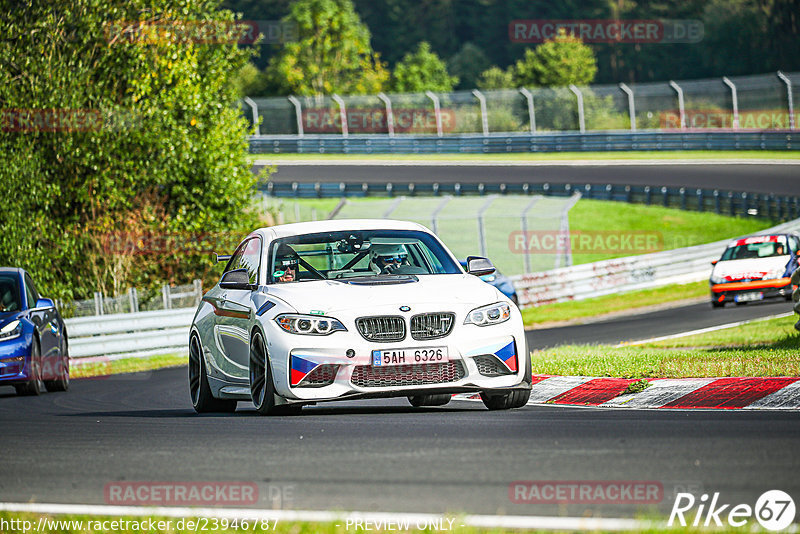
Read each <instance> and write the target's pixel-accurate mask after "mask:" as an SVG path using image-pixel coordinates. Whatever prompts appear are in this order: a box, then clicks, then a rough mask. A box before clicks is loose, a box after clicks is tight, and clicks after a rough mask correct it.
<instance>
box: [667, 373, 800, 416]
mask: <svg viewBox="0 0 800 534" xmlns="http://www.w3.org/2000/svg"><path fill="white" fill-rule="evenodd" d="M798 380H800V379H798V378H720V379H718V380H715V381H713V382H712V383H710V384H708V385H706V386H703V387H701V388H699V389H697V390H695V391H693V392H691V393H689V394H688V395H685V396H683V397H681V398H679V399H676V400H674V401H672V402H670V403H668V404H665V405H664V406H663V407H664V408H717V409H720V408H721V409H727V410H735V409H739V408H744V407H745V406H748V405H750V404H752V403H754V402H756V401H758V400H760V399H763V398H764V397H766V396H767V395H771V394H772V393H775V392H776V391H778V390H780V389H783V388H784V387H786V386H788V385H789V384H791V383H793V382H796V381H798Z"/></svg>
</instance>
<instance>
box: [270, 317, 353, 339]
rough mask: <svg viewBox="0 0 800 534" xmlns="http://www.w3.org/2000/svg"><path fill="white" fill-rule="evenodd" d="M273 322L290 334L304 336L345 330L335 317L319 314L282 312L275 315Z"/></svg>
mask: <svg viewBox="0 0 800 534" xmlns="http://www.w3.org/2000/svg"><path fill="white" fill-rule="evenodd" d="M275 322H276V323H278V326H280V327H281V328H282V329H284V330H285V331H287V332H289V333H290V334H303V335H306V336H327V335H328V334H332V333H334V332H339V331H343V330H347V328H345V327H344V325H343V324H342V323H340V322H339V321H337V320H336V319H333V318H332V317H324V316H319V315H303V314H299V313H284V314H283V315H279V316H277V317H276V318H275Z"/></svg>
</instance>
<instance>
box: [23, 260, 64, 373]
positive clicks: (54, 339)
mask: <svg viewBox="0 0 800 534" xmlns="http://www.w3.org/2000/svg"><path fill="white" fill-rule="evenodd" d="M24 279H25V299H26V300H27V303H28V309H29V310H30V312H29V313H30V315H29V317H30V319H31V321H32V322H33V323H34V324H35V325H36V329H37V330H38V332H39V342H40V345H41V346H40V347H39V348H40V349H41V354H42V363H43V365H42V369H43V370H45V371H47V370H48V369H51V368H52V367H51V366H50V365H49V363H50V361H51V360H53V362H55V358H57V357H58V336H59V326H60V325H59V324H58V322H57V321H56V316H55V308H52V307H45V308H37V307H36V304H37V302H38V301H39V292H38V291H36V285H35V284H34V283H33V279H32V278H31V275H29V274H28V273H25V275H24ZM46 374H47V373H46Z"/></svg>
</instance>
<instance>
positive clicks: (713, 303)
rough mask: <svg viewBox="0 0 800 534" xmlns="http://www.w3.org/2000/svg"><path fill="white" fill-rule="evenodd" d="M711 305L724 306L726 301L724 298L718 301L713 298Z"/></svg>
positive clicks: (715, 306)
mask: <svg viewBox="0 0 800 534" xmlns="http://www.w3.org/2000/svg"><path fill="white" fill-rule="evenodd" d="M711 307H712V308H724V307H725V301H724V300H723V301H722V302H718V301H716V300H712V301H711Z"/></svg>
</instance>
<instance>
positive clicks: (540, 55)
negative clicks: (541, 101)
mask: <svg viewBox="0 0 800 534" xmlns="http://www.w3.org/2000/svg"><path fill="white" fill-rule="evenodd" d="M595 74H597V59H595V57H594V52H592V49H591V48H589V47H588V46H586V45H585V44H583V42H582V41H581V40H580V39H579V38H577V37H573V36H571V35H568V34H567V33H566V32H565V31H564V30H561V32H560V33H559V34H558V35H556V36H555V37H553V38H552V39H549V40H547V41H545V42H544V43H542V44H540V45H539V46H537V47H536V49H535V50H530V49H527V50H525V56H524V57H523V58H522V59H521V60H519V61H517V63H516V65H514V82H515V84H516V85H517V87H523V86H540V87H564V86H567V85H569V84H575V85H588V84H590V83H592V81H593V80H594V76H595Z"/></svg>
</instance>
